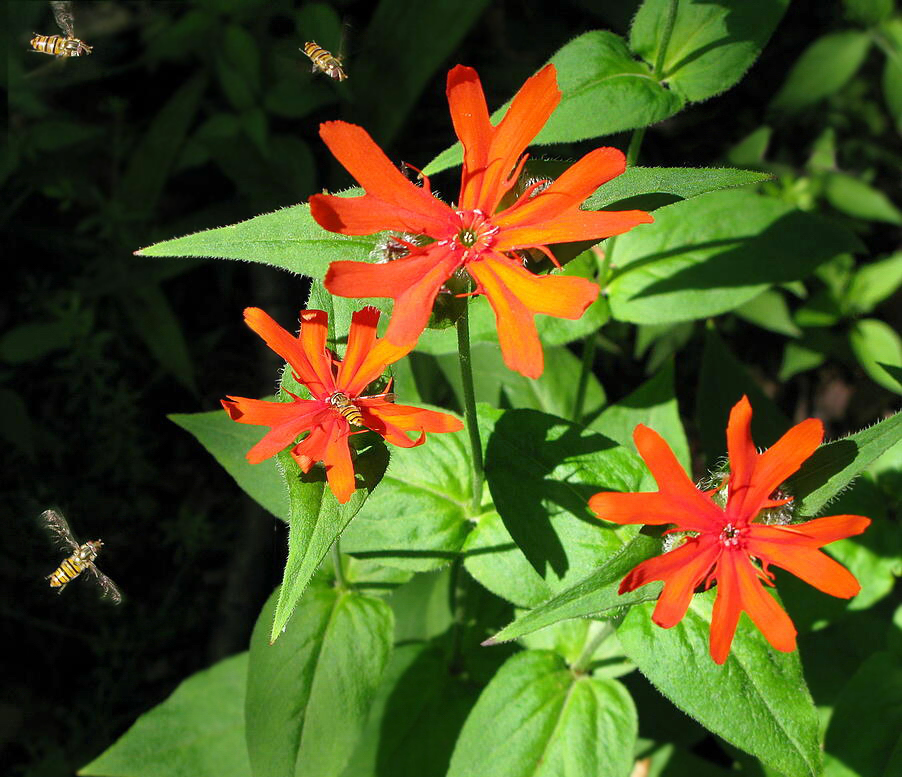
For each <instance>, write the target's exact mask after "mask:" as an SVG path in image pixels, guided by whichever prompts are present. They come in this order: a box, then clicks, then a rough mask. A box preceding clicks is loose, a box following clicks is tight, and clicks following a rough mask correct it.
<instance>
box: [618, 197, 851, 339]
mask: <svg viewBox="0 0 902 777" xmlns="http://www.w3.org/2000/svg"><path fill="white" fill-rule="evenodd" d="M859 248H860V244H859V242H858V240H857V238H855V236H854V235H853V234H852V233H851V232H849V231H848V230H846V229H845V228H844V227H842V226H840V225H838V224H836V223H834V222H830V221H826V220H824V219H821V218H819V217H817V216H815V215H813V214H810V213H803V212H801V211H798V210H793V209H792V208H790V207H789V206H788V205H785V204H783V203H781V202H780V201H778V200H776V199H773V198H769V197H763V196H760V195H756V194H754V193H752V192H747V191H718V192H709V193H708V194H702V195H700V196H699V197H695V198H693V199H690V200H684V201H682V202H677V203H675V204H673V205H668V206H667V207H665V208H661V209H659V210H658V211H656V212H655V223H654V224H642V225H640V226H638V227H636V228H635V229H633V230H632V231H630V232H628V233H627V234H625V235H620V236H619V237H618V238H617V244H616V249H615V251H614V258H613V261H614V264H615V265H616V267H617V272H616V274H615V276H614V280H613V281H612V282H611V283H610V285H609V293H610V302H611V313H612V315H613V317H614V318H617V319H619V320H622V321H632V322H635V323H648V324H653V323H666V322H672V321H686V320H689V319H693V318H702V317H705V316H713V315H717V314H719V313H724V312H726V311H728V310H732V309H733V308H736V307H738V306H739V305H742V304H744V303H745V302H748V301H749V300H751V299H753V298H754V297H756V296H758V295H759V294H760V293H761V292H762V291H764V290H765V289H766V288H767V287H768V286H771V285H773V284H777V283H785V282H787V281H795V280H799V279H801V278H804V277H805V276H807V275H808V274H809V273H811V272H812V271H813V270H814V269H815V268H816V267H817V266H818V265H819V264H821V263H822V262H825V261H826V260H828V259H830V258H831V257H833V256H836V255H837V254H841V253H844V252H849V251H855V250H858V249H859Z"/></svg>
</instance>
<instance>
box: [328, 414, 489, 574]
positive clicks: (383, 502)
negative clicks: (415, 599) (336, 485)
mask: <svg viewBox="0 0 902 777" xmlns="http://www.w3.org/2000/svg"><path fill="white" fill-rule="evenodd" d="M471 482H472V481H471V474H470V453H469V443H468V442H467V436H466V431H460V432H449V433H445V434H433V435H430V436H429V439H428V440H427V441H426V443H425V444H424V445H422V446H420V447H417V448H393V449H392V455H391V461H390V462H389V465H388V469H387V470H386V472H385V476H384V477H383V478H382V483H381V484H380V486H379V488H378V489H376V491H375V492H374V493H373V495H372V497H371V498H370V499H369V500H368V501H367V503H366V506H365V507H364V508H363V509H362V510H361V511H360V514H359V515H358V516H357V518H356V519H355V521H354V522H353V523H352V524H351V525H350V526H349V527H348V528H347V530H346V531H345V533H344V535H343V536H342V540H341V547H342V550H344V551H345V552H346V553H353V554H355V555H358V556H360V557H363V558H373V559H375V560H377V561H379V563H381V564H385V565H388V566H394V567H398V568H401V569H409V570H413V571H417V572H422V571H428V570H432V569H437V568H439V567H442V566H445V565H446V564H448V563H450V562H451V561H452V560H453V559H454V558H455V557H456V556H457V554H458V553H459V552H460V549H461V546H462V545H463V543H464V540H465V539H466V537H467V533H468V532H469V531H470V508H469V505H470V499H471V494H472V486H471Z"/></svg>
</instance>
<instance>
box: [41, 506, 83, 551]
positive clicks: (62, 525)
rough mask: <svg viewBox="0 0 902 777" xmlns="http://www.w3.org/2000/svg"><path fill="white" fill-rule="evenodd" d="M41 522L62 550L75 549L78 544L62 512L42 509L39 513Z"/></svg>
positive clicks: (77, 547)
mask: <svg viewBox="0 0 902 777" xmlns="http://www.w3.org/2000/svg"><path fill="white" fill-rule="evenodd" d="M41 522H42V523H43V524H44V527H45V528H46V529H47V531H48V532H50V536H51V537H52V538H53V541H54V542H55V543H56V545H58V546H59V547H60V548H61V549H63V550H70V551H76V550H78V549H79V547H80V545H79V543H78V542H77V540H76V539H75V537H74V536H73V535H72V529H70V528H69V522H68V521H67V520H66V519H65V518H64V517H63V514H62V513H59V512H57V511H56V510H44V512H43V513H41Z"/></svg>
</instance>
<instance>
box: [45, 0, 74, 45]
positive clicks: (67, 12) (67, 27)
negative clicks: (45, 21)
mask: <svg viewBox="0 0 902 777" xmlns="http://www.w3.org/2000/svg"><path fill="white" fill-rule="evenodd" d="M50 8H51V9H52V10H53V18H54V19H56V23H57V24H58V25H59V28H60V29H61V30H62V31H63V34H64V35H65V36H66V37H67V38H74V37H75V16H74V15H73V13H72V3H71V2H69V0H64V1H63V2H57V0H51V3H50Z"/></svg>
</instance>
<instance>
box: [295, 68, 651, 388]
mask: <svg viewBox="0 0 902 777" xmlns="http://www.w3.org/2000/svg"><path fill="white" fill-rule="evenodd" d="M447 95H448V103H449V105H450V108H451V118H452V120H453V122H454V129H455V131H456V133H457V137H458V138H460V141H461V143H462V144H463V149H464V160H463V177H462V180H461V185H460V196H459V197H458V200H457V204H456V205H453V206H449V205H447V204H446V203H444V202H442V201H441V200H438V199H436V198H435V197H434V196H433V195H432V192H431V190H430V188H429V181H428V179H426V180H425V183H424V186H423V187H422V188H421V187H419V186H416V185H414V184H413V183H412V182H411V181H409V180H408V179H407V178H406V177H405V176H404V175H402V174H401V173H400V172H399V171H398V170H397V168H395V166H394V165H393V164H392V163H391V162H390V161H389V159H388V157H386V156H385V154H384V153H383V152H382V150H381V149H380V148H379V147H378V146H377V145H376V144H375V143H374V142H373V139H372V138H371V137H370V136H369V135H368V134H367V133H366V131H365V130H364V129H362V128H361V127H357V126H355V125H353V124H346V123H345V122H341V121H331V122H326V123H325V124H323V125H322V127H321V128H320V135H321V136H322V138H323V140H324V141H325V142H326V145H327V146H328V147H329V149H330V150H331V151H332V153H333V154H334V155H335V157H336V158H337V159H338V161H340V162H341V163H342V164H343V165H344V166H345V167H346V168H347V170H348V172H350V173H351V175H352V176H354V178H355V179H356V180H357V182H358V183H359V184H360V185H361V186H362V187H363V188H364V189H365V190H366V194H365V195H364V196H362V197H332V196H329V195H323V194H316V195H314V196H312V197H311V198H310V211H311V213H312V215H313V218H314V219H316V221H317V222H319V224H320V225H321V226H323V227H325V228H326V229H328V230H331V231H332V232H340V233H342V234H345V235H367V234H371V233H373V232H380V231H383V230H395V231H398V232H406V233H414V234H420V235H426V236H428V237H430V238H432V239H433V240H434V242H432V243H429V244H427V245H423V246H414V245H411V246H410V253H409V255H408V256H406V257H404V258H402V259H398V260H396V261H392V262H389V263H387V264H366V263H364V262H333V263H332V265H331V267H330V268H329V272H328V274H327V275H326V280H325V284H326V288H327V289H328V290H329V291H330V292H332V293H333V294H337V295H339V296H341V297H392V298H393V299H394V309H393V311H392V318H391V322H390V324H389V327H388V331H387V332H386V333H385V338H386V339H387V340H389V341H390V342H392V343H395V344H397V345H409V346H410V347H413V345H414V343H416V340H417V338H418V337H419V336H420V334H421V333H422V331H423V329H424V328H425V327H426V324H427V322H428V320H429V314H430V312H431V310H432V304H433V302H434V300H435V297H436V294H438V292H439V290H440V289H441V287H442V285H443V284H444V283H445V281H447V280H448V279H449V278H450V277H451V276H452V275H454V274H455V273H456V272H458V271H459V270H466V272H467V273H469V275H470V277H471V278H472V279H473V281H474V282H475V285H476V291H477V293H480V294H485V295H486V297H488V300H489V304H491V306H492V309H493V310H494V312H495V317H496V319H497V322H498V339H499V340H500V342H501V351H502V354H503V355H504V361H505V362H506V363H507V365H508V366H509V367H510V368H511V369H514V370H517V371H518V372H521V373H523V374H524V375H527V376H529V377H532V378H537V377H538V376H539V375H541V374H542V368H543V358H542V346H541V344H540V342H539V337H538V333H537V332H536V327H535V321H534V317H535V315H536V314H537V313H542V314H544V315H548V316H558V317H561V318H571V319H575V318H579V317H580V316H581V315H582V314H583V313H584V312H585V310H586V308H587V307H588V306H589V305H590V304H591V303H592V302H593V301H594V300H595V298H596V297H597V296H598V286H597V285H596V284H594V283H592V282H591V281H588V280H586V279H585V278H578V277H570V276H555V275H551V276H536V275H534V274H532V273H531V272H529V271H528V270H526V269H525V268H524V267H523V264H522V261H521V260H520V259H519V258H517V257H514V256H511V253H512V252H516V251H519V250H524V249H531V248H533V249H538V250H541V251H543V252H544V253H545V254H546V255H548V256H549V258H550V259H552V261H555V260H554V257H553V255H552V254H551V253H550V251H549V250H548V245H549V244H552V243H567V242H573V241H578V240H598V239H600V238H604V237H609V236H611V235H618V234H620V233H621V232H626V231H627V230H629V229H632V228H633V227H634V226H636V225H637V224H643V223H647V222H650V221H652V218H651V216H650V215H649V214H648V213H645V212H644V211H639V210H631V211H597V212H595V211H584V210H580V208H579V206H580V204H581V203H582V202H583V200H585V199H586V197H588V196H589V195H590V194H591V193H592V192H594V191H595V189H597V188H598V187H599V186H601V184H603V183H605V182H606V181H609V180H611V179H612V178H614V177H615V176H617V175H620V173H622V172H623V171H624V169H625V168H626V162H625V159H624V156H623V154H622V153H620V151H618V150H617V149H615V148H599V149H596V150H595V151H592V152H591V153H589V154H587V155H586V156H584V157H583V158H582V159H580V160H579V161H578V162H577V163H576V164H574V165H573V166H572V167H570V168H569V169H568V170H567V171H566V172H565V173H564V174H563V175H561V177H560V178H558V179H557V180H556V181H554V182H553V183H551V184H550V185H548V186H547V188H545V189H542V188H541V187H542V186H544V185H546V184H548V182H547V181H539V182H536V183H534V184H533V185H532V186H530V187H529V188H528V189H527V191H526V192H524V193H523V194H522V195H521V196H520V198H519V199H518V200H517V201H516V202H514V203H513V204H512V205H511V206H510V207H508V208H505V209H504V210H501V211H499V212H496V211H497V210H498V207H499V205H500V204H501V200H502V198H504V196H505V195H506V194H508V192H509V191H510V190H511V189H512V188H513V186H514V185H515V184H516V183H517V179H518V178H519V176H520V173H521V171H522V170H523V165H524V163H525V162H526V158H527V157H526V155H525V154H523V151H524V150H525V149H526V146H527V145H528V144H529V143H530V142H531V141H532V139H533V138H534V137H535V136H536V135H537V134H538V132H539V130H540V129H541V128H542V126H543V125H544V124H545V122H546V121H547V120H548V118H549V116H551V113H552V112H553V111H554V109H555V107H556V106H557V104H558V102H559V101H560V99H561V92H560V90H559V89H558V87H557V76H556V72H555V69H554V66H553V65H548V66H546V67H545V68H543V69H542V70H540V71H539V72H538V73H537V74H536V75H534V76H532V78H530V79H529V80H528V81H527V82H526V83H525V84H524V85H523V88H522V89H520V91H519V92H518V93H517V95H516V96H515V97H514V100H513V102H512V103H511V107H510V109H509V110H508V112H507V114H506V115H505V117H504V118H503V119H502V120H501V122H500V123H499V124H498V125H497V126H493V125H492V124H491V122H490V121H489V112H488V108H487V107H486V103H485V97H484V95H483V92H482V86H481V84H480V82H479V77H478V76H477V75H476V71H475V70H473V69H472V68H468V67H463V66H461V65H458V66H457V67H455V68H454V69H453V70H451V72H450V73H449V74H448V89H447ZM556 263H557V262H556V261H555V264H556Z"/></svg>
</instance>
